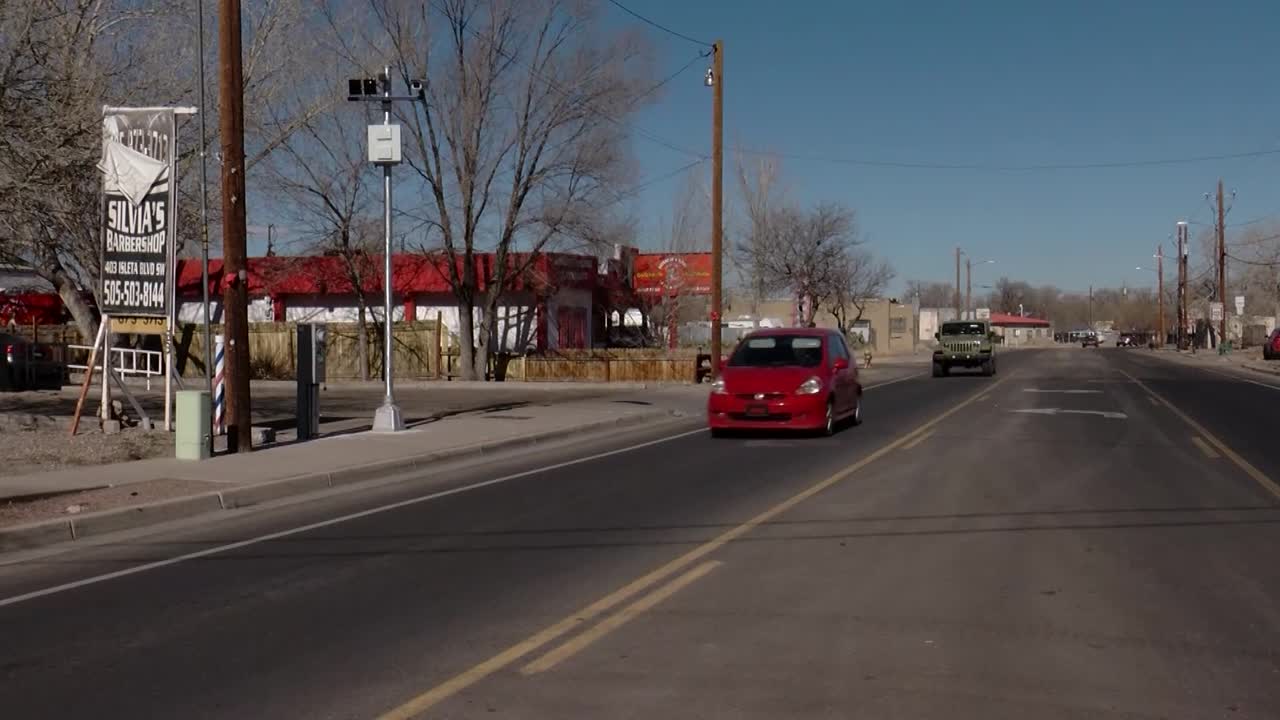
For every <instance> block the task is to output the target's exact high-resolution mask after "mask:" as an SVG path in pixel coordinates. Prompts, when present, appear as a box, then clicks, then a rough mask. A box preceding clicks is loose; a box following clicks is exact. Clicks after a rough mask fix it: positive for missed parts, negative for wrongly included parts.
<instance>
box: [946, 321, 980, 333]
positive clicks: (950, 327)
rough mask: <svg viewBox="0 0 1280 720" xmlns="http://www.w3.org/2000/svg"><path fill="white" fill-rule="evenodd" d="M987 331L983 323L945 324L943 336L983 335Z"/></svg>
mask: <svg viewBox="0 0 1280 720" xmlns="http://www.w3.org/2000/svg"><path fill="white" fill-rule="evenodd" d="M985 333H986V329H985V328H984V327H983V325H982V323H945V324H943V326H942V334H943V335H983V334H985Z"/></svg>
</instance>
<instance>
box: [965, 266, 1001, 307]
mask: <svg viewBox="0 0 1280 720" xmlns="http://www.w3.org/2000/svg"><path fill="white" fill-rule="evenodd" d="M964 255H965V259H964V270H965V276H964V312H965V315H966V317H964V318H963V319H964V320H968V319H969V318H968V317H967V316H968V314H969V313H971V312H974V307H973V258H971V257H969V255H968V254H967V253H965V254H964ZM995 262H996V261H995V260H979V261H978V264H979V265H994V264H995Z"/></svg>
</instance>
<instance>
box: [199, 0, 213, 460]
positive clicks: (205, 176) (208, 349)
mask: <svg viewBox="0 0 1280 720" xmlns="http://www.w3.org/2000/svg"><path fill="white" fill-rule="evenodd" d="M196 14H197V15H199V18H198V19H197V21H196V34H197V37H196V52H197V53H199V55H200V61H199V68H200V91H199V95H200V97H199V100H200V112H198V113H196V114H197V115H199V116H200V300H201V303H203V306H204V384H205V389H206V390H208V392H209V397H210V398H212V397H213V334H212V331H211V330H210V328H209V324H210V318H209V172H208V169H207V167H206V164H205V155H206V154H207V152H208V142H207V140H206V138H207V137H208V136H207V135H205V126H204V108H205V105H204V83H205V78H204V0H196ZM212 406H213V404H212V403H210V407H212ZM213 438H214V433H209V449H210V450H211V451H212V450H213Z"/></svg>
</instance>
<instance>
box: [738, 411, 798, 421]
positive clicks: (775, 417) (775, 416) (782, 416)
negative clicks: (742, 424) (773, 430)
mask: <svg viewBox="0 0 1280 720" xmlns="http://www.w3.org/2000/svg"><path fill="white" fill-rule="evenodd" d="M729 418H730V419H731V420H740V421H741V420H746V421H750V422H789V421H790V420H791V413H770V414H768V415H749V414H747V413H729Z"/></svg>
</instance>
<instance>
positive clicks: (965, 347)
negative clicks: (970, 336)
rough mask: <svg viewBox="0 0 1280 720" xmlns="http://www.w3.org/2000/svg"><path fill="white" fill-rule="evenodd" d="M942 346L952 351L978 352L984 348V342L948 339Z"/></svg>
mask: <svg viewBox="0 0 1280 720" xmlns="http://www.w3.org/2000/svg"><path fill="white" fill-rule="evenodd" d="M942 346H943V347H944V348H946V349H947V350H950V351H951V352H967V353H976V352H978V350H979V349H981V348H982V343H981V342H978V341H976V340H948V341H946V342H944V343H943V344H942Z"/></svg>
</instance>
